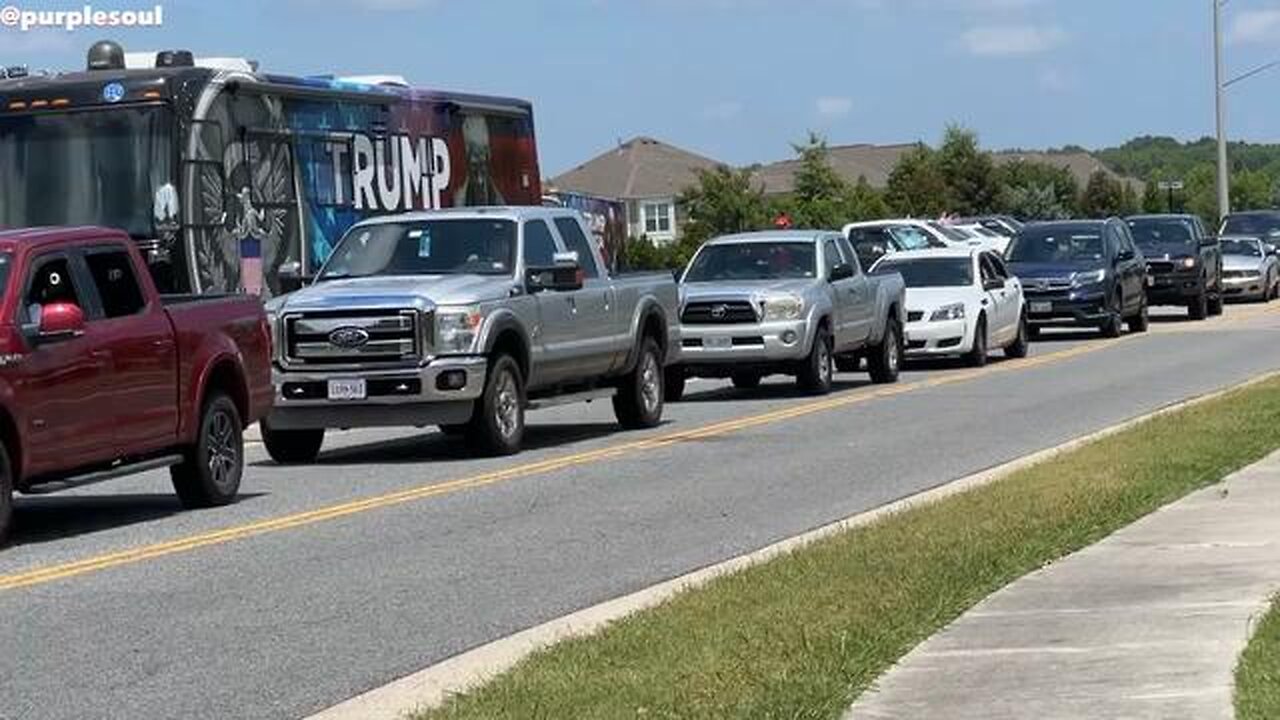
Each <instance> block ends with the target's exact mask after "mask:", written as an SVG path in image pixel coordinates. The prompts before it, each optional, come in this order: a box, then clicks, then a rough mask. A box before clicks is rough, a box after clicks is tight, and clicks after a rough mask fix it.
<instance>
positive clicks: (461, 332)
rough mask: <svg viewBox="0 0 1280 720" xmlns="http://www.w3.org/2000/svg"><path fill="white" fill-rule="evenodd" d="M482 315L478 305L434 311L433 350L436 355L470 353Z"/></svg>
mask: <svg viewBox="0 0 1280 720" xmlns="http://www.w3.org/2000/svg"><path fill="white" fill-rule="evenodd" d="M483 320H484V315H483V314H482V313H481V312H480V307H479V306H478V305H470V306H467V307H442V308H439V309H437V310H436V338H435V349H436V352H438V353H465V352H470V351H471V348H472V346H473V345H474V344H475V341H476V335H477V334H478V333H479V332H480V323H481V322H482V321H483Z"/></svg>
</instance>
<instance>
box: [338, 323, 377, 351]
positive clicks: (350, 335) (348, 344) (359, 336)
mask: <svg viewBox="0 0 1280 720" xmlns="http://www.w3.org/2000/svg"><path fill="white" fill-rule="evenodd" d="M367 342H369V332H368V331H367V330H364V329H362V328H358V327H340V328H338V329H337V330H334V331H333V332H331V333H329V344H330V345H332V346H334V347H340V348H346V349H348V350H350V349H354V348H358V347H361V346H363V345H364V344H365V343H367Z"/></svg>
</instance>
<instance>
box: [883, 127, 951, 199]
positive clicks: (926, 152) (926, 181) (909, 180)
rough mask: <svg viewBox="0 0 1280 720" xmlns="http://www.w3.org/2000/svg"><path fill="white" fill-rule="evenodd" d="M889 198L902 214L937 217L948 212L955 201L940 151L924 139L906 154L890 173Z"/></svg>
mask: <svg viewBox="0 0 1280 720" xmlns="http://www.w3.org/2000/svg"><path fill="white" fill-rule="evenodd" d="M885 200H886V201H887V202H888V204H889V207H891V208H892V209H893V211H894V212H895V213H897V214H899V215H905V216H910V217H937V216H939V215H942V214H944V213H946V212H947V211H948V210H949V209H950V207H951V205H952V203H951V193H950V189H949V188H948V186H947V179H946V177H945V176H944V175H943V173H942V168H941V166H940V163H939V162H938V156H937V153H936V152H934V150H933V149H931V148H930V147H929V146H927V145H925V144H924V143H920V144H919V145H917V146H916V147H915V148H913V149H911V150H909V151H908V152H906V153H905V154H903V156H902V158H901V159H900V160H898V164H897V165H895V166H894V168H893V171H892V172H890V173H889V181H888V185H887V187H886V190H885Z"/></svg>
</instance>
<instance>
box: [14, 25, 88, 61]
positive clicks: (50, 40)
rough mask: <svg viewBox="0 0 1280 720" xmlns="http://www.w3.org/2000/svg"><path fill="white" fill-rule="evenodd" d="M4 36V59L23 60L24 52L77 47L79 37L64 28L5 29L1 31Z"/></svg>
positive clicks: (52, 50) (43, 51) (44, 51)
mask: <svg viewBox="0 0 1280 720" xmlns="http://www.w3.org/2000/svg"><path fill="white" fill-rule="evenodd" d="M0 34H2V35H3V37H4V52H5V56H6V57H4V58H0V62H3V61H4V60H21V57H20V56H21V55H22V54H23V53H52V52H68V51H70V50H74V49H75V48H76V47H77V39H76V37H75V35H74V34H73V33H69V32H66V31H64V30H35V29H33V30H29V31H27V32H18V31H16V30H8V29H5V30H3V31H0Z"/></svg>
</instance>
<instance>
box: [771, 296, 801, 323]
mask: <svg viewBox="0 0 1280 720" xmlns="http://www.w3.org/2000/svg"><path fill="white" fill-rule="evenodd" d="M763 304H764V319H765V320H766V321H769V320H799V319H800V317H801V316H802V315H804V300H802V299H800V297H799V296H797V295H774V296H770V297H767V298H765V299H764V303H763Z"/></svg>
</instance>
